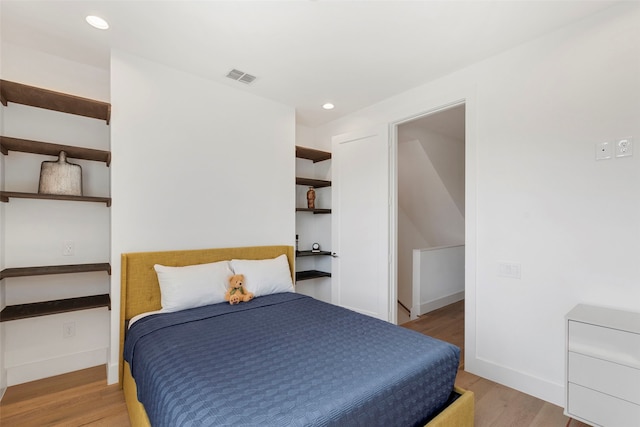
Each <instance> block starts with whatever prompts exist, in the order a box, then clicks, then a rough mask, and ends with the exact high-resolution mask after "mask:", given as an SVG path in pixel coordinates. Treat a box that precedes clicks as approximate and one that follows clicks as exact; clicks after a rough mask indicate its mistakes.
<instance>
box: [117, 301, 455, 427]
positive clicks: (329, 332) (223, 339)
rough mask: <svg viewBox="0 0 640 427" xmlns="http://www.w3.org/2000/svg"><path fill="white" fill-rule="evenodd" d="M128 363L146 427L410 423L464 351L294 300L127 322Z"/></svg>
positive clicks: (428, 409) (439, 401) (442, 395)
mask: <svg viewBox="0 0 640 427" xmlns="http://www.w3.org/2000/svg"><path fill="white" fill-rule="evenodd" d="M124 352H125V353H124V357H125V360H127V362H129V364H130V366H131V371H132V375H133V377H134V379H135V380H136V383H137V386H138V399H139V400H140V402H142V404H143V405H144V407H145V409H146V411H147V414H148V415H149V419H150V421H151V424H152V426H154V427H161V426H167V427H176V426H218V425H220V426H223V425H239V426H385V427H387V426H415V425H422V424H423V423H424V422H425V421H426V420H427V419H429V418H430V417H431V416H432V415H433V414H434V413H435V412H437V411H438V410H440V409H441V407H442V406H443V405H444V403H445V402H446V401H447V398H448V397H449V395H450V393H451V391H452V389H453V384H454V381H455V377H456V372H457V369H458V362H459V357H460V350H459V349H458V348H457V347H456V346H453V345H451V344H448V343H445V342H442V341H439V340H436V339H434V338H430V337H427V336H425V335H422V334H419V333H417V332H414V331H410V330H408V329H404V328H400V327H397V326H395V325H391V324H389V323H387V322H383V321H381V320H377V319H374V318H372V317H369V316H364V315H361V314H358V313H355V312H353V311H350V310H346V309H344V308H341V307H338V306H334V305H331V304H327V303H324V302H321V301H318V300H315V299H313V298H311V297H307V296H304V295H300V294H295V293H280V294H272V295H267V296H262V297H258V298H255V299H253V300H252V301H249V302H247V303H242V304H239V305H229V304H228V303H221V304H214V305H209V306H205V307H199V308H194V309H189V310H184V311H180V312H176V313H166V314H158V315H151V316H148V317H145V318H142V319H140V320H139V321H137V322H135V323H134V324H133V325H132V326H131V328H130V329H129V331H128V333H127V337H126V341H125V350H124Z"/></svg>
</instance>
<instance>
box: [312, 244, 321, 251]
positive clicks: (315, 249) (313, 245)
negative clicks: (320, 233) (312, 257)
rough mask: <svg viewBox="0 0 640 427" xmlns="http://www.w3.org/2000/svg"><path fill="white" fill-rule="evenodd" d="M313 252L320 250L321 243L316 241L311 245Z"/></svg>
mask: <svg viewBox="0 0 640 427" xmlns="http://www.w3.org/2000/svg"><path fill="white" fill-rule="evenodd" d="M311 252H320V244H318V243H314V244H312V245H311Z"/></svg>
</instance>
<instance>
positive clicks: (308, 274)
mask: <svg viewBox="0 0 640 427" xmlns="http://www.w3.org/2000/svg"><path fill="white" fill-rule="evenodd" d="M319 277H331V273H327V272H324V271H318V270H305V271H296V282H298V281H300V280H309V279H317V278H319Z"/></svg>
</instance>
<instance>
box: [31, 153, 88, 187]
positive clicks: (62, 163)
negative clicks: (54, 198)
mask: <svg viewBox="0 0 640 427" xmlns="http://www.w3.org/2000/svg"><path fill="white" fill-rule="evenodd" d="M38 193H40V194H60V195H66V196H82V167H81V166H80V165H76V164H75V163H69V162H67V153H65V152H64V151H61V152H60V154H59V155H58V160H57V161H44V162H42V165H41V166H40V183H39V184H38Z"/></svg>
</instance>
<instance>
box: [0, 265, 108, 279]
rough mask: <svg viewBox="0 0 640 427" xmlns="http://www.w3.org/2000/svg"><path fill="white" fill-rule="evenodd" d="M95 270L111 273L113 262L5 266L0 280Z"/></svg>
mask: <svg viewBox="0 0 640 427" xmlns="http://www.w3.org/2000/svg"><path fill="white" fill-rule="evenodd" d="M93 271H106V272H107V274H109V275H111V264H109V263H108V262H105V263H98V264H69V265H47V266H42V267H18V268H5V269H4V270H2V271H0V280H2V279H4V278H8V277H26V276H45V275H48V274H69V273H89V272H93Z"/></svg>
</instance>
